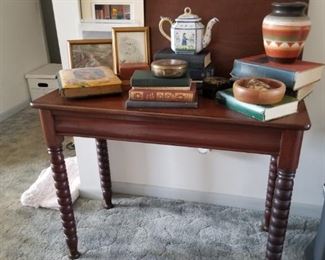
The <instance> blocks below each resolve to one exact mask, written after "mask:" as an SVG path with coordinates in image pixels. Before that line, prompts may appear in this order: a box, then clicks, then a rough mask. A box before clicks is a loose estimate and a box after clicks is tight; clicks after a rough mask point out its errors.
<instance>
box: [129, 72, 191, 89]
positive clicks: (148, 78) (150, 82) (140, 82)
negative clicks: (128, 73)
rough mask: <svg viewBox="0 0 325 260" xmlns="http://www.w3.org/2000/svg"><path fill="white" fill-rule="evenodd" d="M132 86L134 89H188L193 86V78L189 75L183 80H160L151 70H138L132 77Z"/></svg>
mask: <svg viewBox="0 0 325 260" xmlns="http://www.w3.org/2000/svg"><path fill="white" fill-rule="evenodd" d="M130 85H131V86H132V87H162V86H164V87H166V86H173V87H188V86H190V85H191V78H190V76H189V75H188V74H185V75H184V76H183V77H181V78H158V77H155V76H154V75H153V73H152V72H151V71H150V70H136V71H134V73H133V75H132V77H131V80H130Z"/></svg>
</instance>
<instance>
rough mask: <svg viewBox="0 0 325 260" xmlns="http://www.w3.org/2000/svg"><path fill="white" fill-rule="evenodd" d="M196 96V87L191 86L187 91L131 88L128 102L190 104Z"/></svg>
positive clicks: (167, 88)
mask: <svg viewBox="0 0 325 260" xmlns="http://www.w3.org/2000/svg"><path fill="white" fill-rule="evenodd" d="M195 95H196V85H195V84H192V86H191V88H190V89H189V90H174V89H169V87H166V88H159V90H156V89H144V88H142V89H140V90H139V89H138V88H132V89H131V90H130V91H129V99H130V100H141V101H170V102H192V101H193V100H194V99H195Z"/></svg>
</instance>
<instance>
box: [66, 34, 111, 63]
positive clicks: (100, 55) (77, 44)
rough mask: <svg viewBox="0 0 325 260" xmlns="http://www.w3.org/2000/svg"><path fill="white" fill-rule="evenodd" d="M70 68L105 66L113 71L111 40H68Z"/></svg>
mask: <svg viewBox="0 0 325 260" xmlns="http://www.w3.org/2000/svg"><path fill="white" fill-rule="evenodd" d="M68 44H69V56H70V57H69V64H70V68H84V67H98V66H107V67H110V68H111V69H113V64H114V63H113V48H112V40H111V39H91V40H90V39H86V40H69V41H68Z"/></svg>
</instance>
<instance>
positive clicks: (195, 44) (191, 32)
mask: <svg viewBox="0 0 325 260" xmlns="http://www.w3.org/2000/svg"><path fill="white" fill-rule="evenodd" d="M165 22H168V23H170V25H171V33H170V35H171V36H169V35H167V34H166V33H165V31H164V29H163V24H164V23H165ZM216 22H219V20H218V18H216V17H214V18H212V19H211V20H210V21H209V22H208V25H207V28H206V29H204V25H203V24H202V23H201V18H200V17H199V16H198V15H196V14H192V10H191V8H189V7H186V8H185V9H184V14H182V15H180V16H178V17H177V18H176V22H175V23H173V21H172V20H171V19H170V18H168V17H161V19H160V22H159V31H160V33H161V34H162V35H163V36H164V37H165V38H166V39H167V40H169V41H170V42H171V49H172V50H173V51H174V52H176V53H185V54H195V53H199V52H200V51H201V50H202V49H204V48H205V47H207V46H208V44H209V43H210V41H211V30H212V27H213V26H214V24H215V23H216Z"/></svg>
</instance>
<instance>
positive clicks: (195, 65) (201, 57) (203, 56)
mask: <svg viewBox="0 0 325 260" xmlns="http://www.w3.org/2000/svg"><path fill="white" fill-rule="evenodd" d="M160 59H178V60H185V61H187V63H188V72H189V75H190V77H191V79H192V81H194V82H195V83H202V82H203V79H204V78H206V77H212V76H214V67H213V66H212V64H211V53H210V52H209V51H207V50H203V51H201V52H200V53H197V54H176V53H175V52H173V50H172V49H170V48H166V49H163V50H160V51H157V52H156V53H155V54H154V60H160Z"/></svg>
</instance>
